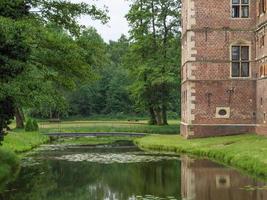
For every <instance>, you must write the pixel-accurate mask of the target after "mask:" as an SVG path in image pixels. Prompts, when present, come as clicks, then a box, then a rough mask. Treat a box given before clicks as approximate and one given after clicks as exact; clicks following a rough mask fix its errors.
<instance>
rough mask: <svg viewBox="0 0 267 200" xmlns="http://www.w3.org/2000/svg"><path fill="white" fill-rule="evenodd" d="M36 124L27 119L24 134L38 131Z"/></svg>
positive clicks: (34, 121)
mask: <svg viewBox="0 0 267 200" xmlns="http://www.w3.org/2000/svg"><path fill="white" fill-rule="evenodd" d="M38 129H39V127H38V123H37V121H36V120H32V119H28V120H27V122H26V126H25V131H26V132H31V131H38Z"/></svg>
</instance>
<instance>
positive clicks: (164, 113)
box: [162, 104, 168, 125]
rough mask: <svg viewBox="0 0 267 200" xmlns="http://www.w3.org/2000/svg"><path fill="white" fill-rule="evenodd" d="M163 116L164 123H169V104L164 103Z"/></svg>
mask: <svg viewBox="0 0 267 200" xmlns="http://www.w3.org/2000/svg"><path fill="white" fill-rule="evenodd" d="M162 118H163V119H162V120H163V125H168V116H167V106H166V105H165V104H163V105H162Z"/></svg>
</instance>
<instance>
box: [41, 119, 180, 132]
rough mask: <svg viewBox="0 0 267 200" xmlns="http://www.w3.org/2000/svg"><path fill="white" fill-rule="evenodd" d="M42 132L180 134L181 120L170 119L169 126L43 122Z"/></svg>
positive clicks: (131, 122)
mask: <svg viewBox="0 0 267 200" xmlns="http://www.w3.org/2000/svg"><path fill="white" fill-rule="evenodd" d="M40 127H41V132H44V133H53V132H63V133H64V132H72V133H79V132H87V133H90V132H107V133H109V132H134V133H153V134H179V121H178V120H176V121H174V120H172V121H170V125H169V126H151V125H148V124H147V121H127V120H124V121H86V120H84V121H64V122H61V123H49V122H42V123H41V125H40Z"/></svg>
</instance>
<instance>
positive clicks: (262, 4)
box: [258, 0, 266, 15]
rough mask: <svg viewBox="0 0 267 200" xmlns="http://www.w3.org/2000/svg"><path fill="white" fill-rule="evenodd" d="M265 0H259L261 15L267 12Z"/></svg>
mask: <svg viewBox="0 0 267 200" xmlns="http://www.w3.org/2000/svg"><path fill="white" fill-rule="evenodd" d="M265 6H266V5H265V0H260V1H259V6H258V7H259V11H258V13H259V14H260V15H261V14H264V13H265V12H266V7H265Z"/></svg>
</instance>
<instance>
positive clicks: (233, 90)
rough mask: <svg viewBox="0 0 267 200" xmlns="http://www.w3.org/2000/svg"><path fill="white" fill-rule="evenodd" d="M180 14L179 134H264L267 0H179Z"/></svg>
mask: <svg viewBox="0 0 267 200" xmlns="http://www.w3.org/2000/svg"><path fill="white" fill-rule="evenodd" d="M182 20H183V21H182V124H181V133H182V135H183V136H184V137H186V138H198V137H208V136H219V135H233V134H240V133H249V132H256V133H258V134H266V135H267V123H266V122H267V116H266V115H267V43H266V39H267V37H265V32H267V0H182Z"/></svg>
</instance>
